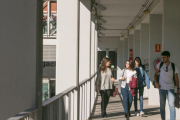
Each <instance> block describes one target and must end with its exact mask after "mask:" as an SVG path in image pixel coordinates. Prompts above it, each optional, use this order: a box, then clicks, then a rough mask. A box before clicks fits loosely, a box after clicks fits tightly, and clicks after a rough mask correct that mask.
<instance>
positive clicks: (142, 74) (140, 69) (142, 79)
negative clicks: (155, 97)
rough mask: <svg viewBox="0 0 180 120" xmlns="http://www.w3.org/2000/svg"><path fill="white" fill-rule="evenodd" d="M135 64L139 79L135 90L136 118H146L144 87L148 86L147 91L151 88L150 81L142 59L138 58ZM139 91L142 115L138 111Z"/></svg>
mask: <svg viewBox="0 0 180 120" xmlns="http://www.w3.org/2000/svg"><path fill="white" fill-rule="evenodd" d="M134 63H135V70H136V72H137V79H138V83H139V84H138V88H136V89H135V96H134V108H135V116H139V115H140V116H141V117H142V116H144V112H143V94H144V87H145V86H146V85H147V89H149V88H150V80H149V77H148V75H147V73H146V70H145V67H144V66H143V65H142V62H141V59H140V58H139V57H136V58H135V59H134ZM138 91H139V102H140V113H138V109H137V97H138V95H137V93H138Z"/></svg>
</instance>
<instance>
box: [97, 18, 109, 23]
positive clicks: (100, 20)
mask: <svg viewBox="0 0 180 120" xmlns="http://www.w3.org/2000/svg"><path fill="white" fill-rule="evenodd" d="M97 20H98V22H99V23H106V22H107V21H106V20H104V19H102V18H98V19H97Z"/></svg>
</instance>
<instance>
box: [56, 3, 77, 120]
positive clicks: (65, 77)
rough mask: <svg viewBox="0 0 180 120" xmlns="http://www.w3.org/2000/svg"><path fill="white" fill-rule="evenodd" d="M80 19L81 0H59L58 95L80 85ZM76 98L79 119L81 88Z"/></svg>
mask: <svg viewBox="0 0 180 120" xmlns="http://www.w3.org/2000/svg"><path fill="white" fill-rule="evenodd" d="M78 20H79V0H63V1H62V0H61V1H57V21H59V22H57V46H56V95H57V94H59V93H61V92H63V91H64V90H66V89H68V88H70V87H72V86H77V87H78V83H79V75H78V72H79V69H78V68H79V60H78V57H79V52H78V49H79V22H78ZM74 99H75V100H74V101H75V105H74V119H75V120H79V118H78V116H79V114H78V113H79V89H77V90H76V91H75V93H74ZM61 102H63V101H61ZM61 104H64V103H61ZM63 109H65V108H63Z"/></svg>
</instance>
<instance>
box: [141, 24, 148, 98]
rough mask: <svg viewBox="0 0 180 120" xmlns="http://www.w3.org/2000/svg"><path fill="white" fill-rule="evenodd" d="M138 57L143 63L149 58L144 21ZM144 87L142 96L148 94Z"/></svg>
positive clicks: (146, 30)
mask: <svg viewBox="0 0 180 120" xmlns="http://www.w3.org/2000/svg"><path fill="white" fill-rule="evenodd" d="M140 58H141V60H142V64H145V62H144V60H145V59H148V58H149V24H145V23H143V24H141V32H140ZM146 64H147V63H146ZM146 64H145V66H146V71H147V73H148V72H149V71H148V70H149V67H148V66H149V65H146ZM146 88H147V87H146ZM146 88H145V89H144V97H148V95H149V90H147V89H146Z"/></svg>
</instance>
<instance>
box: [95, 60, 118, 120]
mask: <svg viewBox="0 0 180 120" xmlns="http://www.w3.org/2000/svg"><path fill="white" fill-rule="evenodd" d="M110 64H111V62H110V59H109V58H107V57H105V58H103V60H102V61H101V67H100V70H99V73H98V76H97V79H96V82H95V85H96V92H98V91H99V92H100V94H101V117H103V118H104V117H107V113H106V108H107V105H108V102H109V98H110V90H111V89H112V82H114V80H115V79H114V78H112V69H111V68H110Z"/></svg>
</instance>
